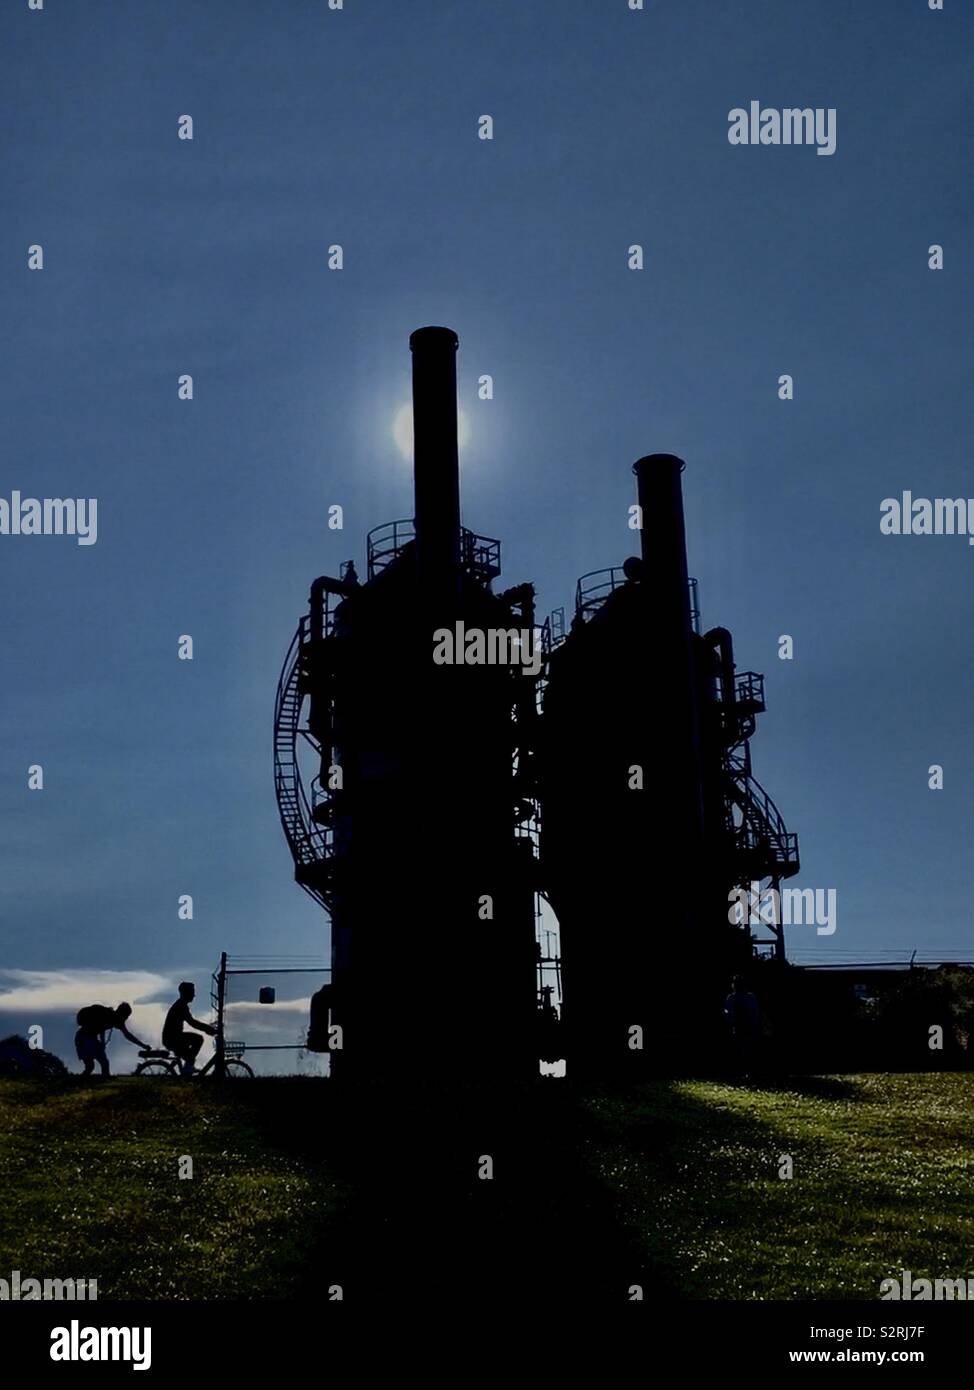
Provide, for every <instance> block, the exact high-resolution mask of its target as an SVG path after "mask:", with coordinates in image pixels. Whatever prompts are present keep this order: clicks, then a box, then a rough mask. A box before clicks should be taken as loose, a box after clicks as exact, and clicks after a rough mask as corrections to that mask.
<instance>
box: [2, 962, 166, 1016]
mask: <svg viewBox="0 0 974 1390" xmlns="http://www.w3.org/2000/svg"><path fill="white" fill-rule="evenodd" d="M173 989H174V986H173V983H172V980H171V979H170V977H169V976H168V975H155V974H153V973H151V972H150V971H147V970H0V1012H2V1013H17V1014H36V1013H38V1012H40V1011H42V1010H43V1012H44V1013H61V1012H64V1013H77V1011H78V1010H79V1009H80V1008H82V1007H83V1006H84V1005H85V1004H99V1003H101V1004H109V1005H113V1004H118V1003H121V1001H122V1000H123V999H127V1000H128V1002H129V1003H130V1004H133V1005H134V1004H136V1003H138V1001H139V1000H140V999H142V1000H144V999H149V998H151V997H152V996H153V995H157V994H162V993H164V992H167V991H172V990H173Z"/></svg>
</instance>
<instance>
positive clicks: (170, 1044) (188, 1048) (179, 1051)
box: [162, 980, 216, 1076]
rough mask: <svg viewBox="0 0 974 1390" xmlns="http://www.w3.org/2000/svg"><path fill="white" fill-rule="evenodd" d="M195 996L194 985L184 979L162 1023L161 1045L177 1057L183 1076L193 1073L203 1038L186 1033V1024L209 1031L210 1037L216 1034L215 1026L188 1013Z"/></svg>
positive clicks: (197, 1034)
mask: <svg viewBox="0 0 974 1390" xmlns="http://www.w3.org/2000/svg"><path fill="white" fill-rule="evenodd" d="M195 998H196V986H195V985H194V984H192V983H191V982H190V981H189V980H184V981H183V982H182V984H181V985H180V986H179V998H178V999H177V1000H176V1002H175V1004H173V1005H172V1006H171V1008H170V1010H169V1012H168V1013H167V1014H166V1021H165V1023H164V1024H163V1025H162V1045H163V1047H167V1048H168V1049H169V1051H170V1052H173V1053H175V1055H176V1056H177V1057H178V1058H179V1060H180V1064H181V1065H180V1071H181V1072H182V1074H183V1076H192V1075H193V1072H194V1071H195V1070H196V1058H197V1056H198V1054H199V1050H200V1048H201V1047H202V1046H203V1039H202V1038H201V1037H200V1036H199V1033H188V1032H187V1031H186V1025H187V1024H189V1025H190V1027H191V1028H199V1029H200V1030H201V1031H202V1032H204V1033H209V1034H210V1036H211V1037H215V1035H216V1029H215V1028H211V1027H210V1025H209V1024H208V1023H201V1022H200V1021H199V1019H198V1018H194V1017H193V1015H192V1014H191V1013H190V1011H189V1006H190V1004H192V1002H193V1000H194V999H195Z"/></svg>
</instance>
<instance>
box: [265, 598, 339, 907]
mask: <svg viewBox="0 0 974 1390" xmlns="http://www.w3.org/2000/svg"><path fill="white" fill-rule="evenodd" d="M309 637H310V633H309V620H308V618H307V617H304V618H302V619H301V621H300V623H299V624H298V629H297V632H295V634H294V637H293V639H292V641H291V645H290V647H289V648H288V652H287V656H286V657H285V658H284V666H283V669H282V671H281V677H280V680H279V681H278V683H277V697H276V699H275V702H274V791H275V794H276V797H277V809H278V813H279V814H280V817H281V825H282V826H283V828H284V834H285V836H286V838H287V842H288V846H289V848H290V850H291V854H292V857H293V859H294V877H295V881H296V882H297V883H300V885H301V887H302V888H303V889H304V890H305V892H306V893H309V894H310V895H311V897H313V898H314V899H315V901H316V902H318V903H320V904H321V906H322V907H323V908H325V910H326V911H328V912H330V911H331V890H330V881H331V869H332V865H333V861H334V852H335V849H334V839H333V833H332V831H331V829H330V828H329V827H327V826H322V825H319V824H317V823H316V821H315V819H314V817H313V815H312V809H311V806H310V805H309V803H308V797H307V793H306V792H305V789H304V782H303V780H302V776H301V767H300V764H299V762H298V749H299V746H300V741H301V739H306V740H307V741H308V742H310V743H311V745H312V747H314V748H315V749H316V750H317V751H318V752H319V754H320V751H321V750H320V746H319V745H318V744H317V743H316V741H315V740H314V739H313V738H312V736H311V734H309V732H308V730H307V729H306V728H305V727H303V725H302V713H303V709H304V702H305V694H306V691H305V686H304V672H305V658H306V656H307V651H308V645H309Z"/></svg>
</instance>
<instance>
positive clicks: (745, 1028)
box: [724, 975, 761, 1076]
mask: <svg viewBox="0 0 974 1390" xmlns="http://www.w3.org/2000/svg"><path fill="white" fill-rule="evenodd" d="M724 1017H725V1018H726V1019H727V1022H728V1025H729V1026H730V1033H731V1039H732V1042H733V1045H734V1056H735V1058H736V1061H737V1067H738V1070H739V1071H741V1072H742V1073H743V1074H744V1075H745V1076H747V1074H748V1073H749V1072H750V1071H751V1069H752V1067H753V1066H754V1058H755V1054H756V1052H757V1046H758V1038H759V1036H760V1032H761V1010H760V1007H759V1005H758V1001H757V999H756V998H755V997H754V995H753V994H752V993H751V992H750V990H749V989H748V987H747V982H746V981H745V979H744V976H743V975H736V976H735V977H734V984H733V988H732V990H731V993H730V994H728V996H727V998H726V1000H725V1001H724Z"/></svg>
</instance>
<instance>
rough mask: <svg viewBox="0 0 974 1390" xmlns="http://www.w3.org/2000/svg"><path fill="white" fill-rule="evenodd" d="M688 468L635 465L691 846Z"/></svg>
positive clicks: (694, 751) (647, 462)
mask: <svg viewBox="0 0 974 1390" xmlns="http://www.w3.org/2000/svg"><path fill="white" fill-rule="evenodd" d="M685 467H686V464H685V463H684V462H683V460H682V459H680V458H677V457H676V455H675V454H648V455H647V456H646V457H645V458H641V459H638V460H637V462H636V463H634V464H633V466H632V471H633V472H634V473H635V475H636V488H637V497H638V500H639V508H640V512H641V513H642V532H641V537H642V556H643V580H642V582H643V583H644V584H645V585H646V586H647V587H648V589H649V592H650V595H651V599H650V603H651V612H652V614H653V620H654V622H655V623H657V624H658V638H657V646H658V651H659V652H660V654H661V656H662V659H663V661H664V662H665V663H666V665H667V667H668V672H669V679H670V680H671V681H672V682H673V684H672V690H673V692H674V694H675V695H676V709H675V712H674V713H675V719H676V723H675V724H674V726H673V729H672V731H671V732H672V735H673V738H674V749H675V750H679V753H680V756H681V757H682V759H683V766H684V775H683V776H682V778H681V790H680V791H679V792H678V793H677V798H678V801H682V803H683V817H682V819H683V828H684V829H683V833H684V835H685V836H686V843H687V844H688V845H689V844H697V845H699V843H700V836H701V835H702V832H703V787H702V781H701V762H700V723H699V711H698V708H697V678H696V669H695V661H694V650H693V642H694V633H693V623H692V619H691V616H690V577H689V575H688V573H687V533H686V525H685V523H684V519H683V484H682V481H681V476H682V473H683V470H684V468H685Z"/></svg>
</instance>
